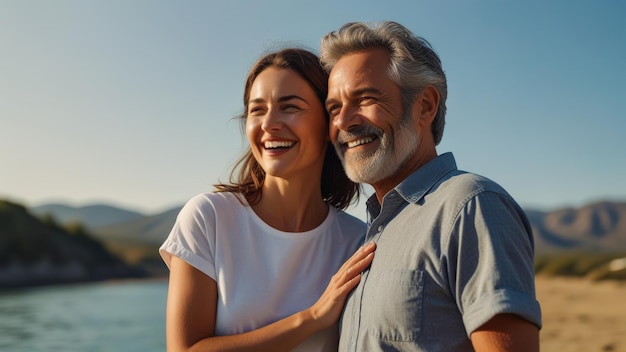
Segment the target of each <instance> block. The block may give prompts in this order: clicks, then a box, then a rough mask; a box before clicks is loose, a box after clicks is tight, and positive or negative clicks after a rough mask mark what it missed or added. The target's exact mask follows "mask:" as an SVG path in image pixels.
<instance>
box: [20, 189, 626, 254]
mask: <svg viewBox="0 0 626 352" xmlns="http://www.w3.org/2000/svg"><path fill="white" fill-rule="evenodd" d="M181 208H182V205H181V206H177V207H173V208H171V209H169V210H166V211H164V212H160V213H157V214H150V215H142V214H140V213H137V212H134V211H131V210H126V209H123V208H117V207H113V206H109V205H91V206H85V207H69V206H67V205H63V204H47V205H42V206H37V207H33V208H31V212H33V213H34V214H36V215H39V216H45V215H49V216H53V217H54V218H55V219H57V221H59V222H62V223H67V222H80V223H82V224H84V225H85V226H86V227H87V228H88V229H90V230H91V232H92V233H93V234H94V236H95V237H96V238H98V239H101V240H102V241H104V242H107V243H118V244H119V243H124V244H128V245H144V246H148V247H152V248H158V246H159V245H160V244H161V243H162V242H163V240H165V238H166V237H167V235H168V233H169V231H170V230H171V228H172V226H173V225H174V222H175V220H176V215H177V214H178V212H179V211H180V209H181ZM98 211H99V212H98ZM525 212H526V215H527V216H528V218H529V220H530V222H531V225H532V228H533V234H534V237H535V251H536V253H537V254H550V253H561V252H588V251H592V252H626V202H616V201H598V202H593V203H589V204H586V205H584V206H582V207H579V208H572V207H570V208H559V209H555V210H551V211H538V210H533V209H525Z"/></svg>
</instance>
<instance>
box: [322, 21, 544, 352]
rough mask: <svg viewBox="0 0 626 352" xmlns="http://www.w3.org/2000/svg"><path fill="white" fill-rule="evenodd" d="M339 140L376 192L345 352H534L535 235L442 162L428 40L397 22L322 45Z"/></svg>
mask: <svg viewBox="0 0 626 352" xmlns="http://www.w3.org/2000/svg"><path fill="white" fill-rule="evenodd" d="M321 58H322V62H323V64H324V65H325V66H326V68H327V69H328V70H329V72H330V77H329V91H328V97H327V100H326V108H327V110H328V112H329V113H330V117H331V127H330V136H331V140H332V142H333V143H334V145H335V148H336V149H337V153H338V154H339V156H340V158H341V159H342V162H343V165H344V168H345V170H346V173H347V175H348V176H349V177H350V178H351V179H352V180H353V181H356V182H365V183H369V184H371V185H372V186H373V188H374V190H375V195H373V196H372V197H371V198H370V199H369V200H368V202H367V207H368V218H369V220H368V225H369V226H368V233H367V240H368V241H374V242H376V243H377V250H376V255H375V257H374V261H373V262H372V264H371V266H370V268H369V269H368V270H367V271H366V272H364V273H363V276H362V279H361V282H360V284H359V286H358V287H357V288H356V289H355V291H354V292H353V293H352V294H351V295H350V297H349V299H348V301H347V303H346V307H345V309H344V313H343V316H342V323H341V340H340V347H339V350H340V351H395V350H399V351H472V350H477V351H524V352H527V351H537V350H538V349H539V333H538V331H539V328H540V327H541V312H540V307H539V303H538V302H537V300H536V297H535V286H534V266H533V246H534V244H533V237H532V232H531V227H530V224H529V222H528V220H527V218H526V216H525V215H524V212H523V211H522V209H521V208H520V207H519V206H518V204H517V203H516V202H515V201H514V200H513V199H512V198H511V196H510V195H509V194H507V193H506V191H505V190H504V189H502V188H501V187H500V186H498V185H497V184H496V183H494V182H493V181H490V180H489V179H486V178H484V177H481V176H478V175H475V174H472V173H467V172H463V171H459V170H457V168H456V163H455V160H454V157H453V155H452V154H451V153H446V154H443V155H437V151H436V145H437V144H438V143H439V141H440V140H441V137H442V134H443V127H444V122H445V111H446V105H445V101H446V95H447V86H446V78H445V74H444V72H443V69H442V67H441V62H440V60H439V58H438V56H437V54H436V53H435V52H434V50H433V49H432V48H431V47H430V44H429V43H428V42H427V41H426V40H424V39H423V38H420V37H416V36H414V35H413V34H412V33H411V32H410V31H409V30H408V29H406V28H405V27H403V26H402V25H400V24H398V23H395V22H382V23H380V24H377V25H371V26H369V25H366V24H363V23H350V24H347V25H344V26H343V27H342V28H341V29H339V30H338V31H335V32H331V33H329V34H328V35H326V37H324V38H323V39H322V45H321Z"/></svg>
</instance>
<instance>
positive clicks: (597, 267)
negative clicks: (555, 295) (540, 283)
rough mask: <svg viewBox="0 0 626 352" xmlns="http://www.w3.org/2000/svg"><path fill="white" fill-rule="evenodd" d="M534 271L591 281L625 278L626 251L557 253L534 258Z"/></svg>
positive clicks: (539, 273) (538, 273)
mask: <svg viewBox="0 0 626 352" xmlns="http://www.w3.org/2000/svg"><path fill="white" fill-rule="evenodd" d="M535 272H536V273H537V275H545V276H569V277H584V278H587V279H590V280H593V281H600V280H626V253H620V254H616V253H578V252H577V253H559V254H552V255H542V256H538V257H536V258H535Z"/></svg>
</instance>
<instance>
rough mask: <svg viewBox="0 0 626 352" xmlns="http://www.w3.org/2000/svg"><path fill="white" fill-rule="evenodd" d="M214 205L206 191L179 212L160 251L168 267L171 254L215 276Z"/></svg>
mask: <svg viewBox="0 0 626 352" xmlns="http://www.w3.org/2000/svg"><path fill="white" fill-rule="evenodd" d="M215 220H216V219H215V209H214V207H213V205H212V203H211V202H210V200H209V199H208V197H207V196H206V195H198V196H196V197H194V198H192V199H191V200H189V201H188V202H187V203H186V204H185V205H184V206H183V208H182V209H181V211H180V212H179V213H178V216H177V217H176V222H175V223H174V226H173V228H172V231H171V232H170V234H169V235H168V237H167V239H166V240H165V242H163V244H162V245H161V247H160V248H159V254H160V255H161V258H163V261H165V264H167V266H168V267H169V265H170V261H171V258H172V256H176V257H178V258H180V259H182V260H183V261H185V262H187V263H189V264H190V265H192V266H193V267H195V268H196V269H198V270H200V271H201V272H203V273H204V274H206V275H208V276H209V277H211V278H212V279H213V280H216V274H215V250H214V249H215Z"/></svg>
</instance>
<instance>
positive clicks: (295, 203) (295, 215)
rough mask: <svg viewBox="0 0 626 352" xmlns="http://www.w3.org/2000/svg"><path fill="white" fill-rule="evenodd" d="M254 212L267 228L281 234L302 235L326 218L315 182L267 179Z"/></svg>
mask: <svg viewBox="0 0 626 352" xmlns="http://www.w3.org/2000/svg"><path fill="white" fill-rule="evenodd" d="M252 209H253V210H254V212H255V213H256V214H257V215H258V216H259V217H260V218H261V219H262V220H263V221H264V222H265V223H267V224H268V225H270V226H271V227H273V228H275V229H277V230H281V231H285V232H304V231H309V230H312V229H314V228H316V227H318V226H319V225H320V224H321V223H322V222H323V221H324V220H325V219H326V217H327V216H328V204H326V203H325V202H324V200H323V199H322V192H321V185H320V183H319V182H316V183H310V182H290V181H287V180H285V179H277V178H272V177H268V178H266V179H265V182H264V184H263V193H262V195H261V200H260V201H259V202H258V203H257V204H254V205H253V206H252Z"/></svg>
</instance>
